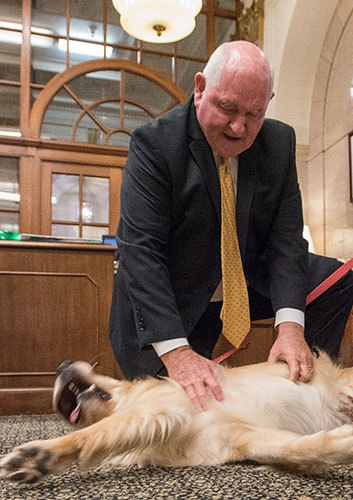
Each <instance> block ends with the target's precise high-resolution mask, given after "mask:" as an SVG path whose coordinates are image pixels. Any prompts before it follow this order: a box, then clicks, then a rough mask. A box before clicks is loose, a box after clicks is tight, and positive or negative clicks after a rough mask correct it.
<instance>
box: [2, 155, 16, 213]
mask: <svg viewBox="0 0 353 500" xmlns="http://www.w3.org/2000/svg"><path fill="white" fill-rule="evenodd" d="M18 175H19V167H18V159H17V158H9V157H5V156H2V157H0V210H11V211H18V210H19V202H20V195H19V187H18Z"/></svg>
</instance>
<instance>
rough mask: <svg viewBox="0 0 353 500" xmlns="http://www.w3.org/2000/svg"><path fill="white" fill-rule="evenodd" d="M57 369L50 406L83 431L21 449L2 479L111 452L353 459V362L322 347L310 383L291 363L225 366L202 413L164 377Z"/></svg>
mask: <svg viewBox="0 0 353 500" xmlns="http://www.w3.org/2000/svg"><path fill="white" fill-rule="evenodd" d="M58 372H59V375H58V378H57V380H56V383H55V388H54V407H55V408H56V410H57V411H58V412H59V413H61V414H62V415H63V416H64V418H65V419H66V420H67V421H69V422H70V423H71V425H73V427H74V428H76V429H77V430H75V431H74V432H72V433H70V434H68V435H66V436H63V437H59V438H56V439H49V440H43V441H33V442H30V443H27V444H25V445H22V446H19V447H17V448H15V449H14V450H13V451H12V452H11V453H10V454H9V455H7V456H5V457H4V458H3V459H2V460H1V462H0V474H1V476H3V477H4V478H6V479H10V480H12V481H17V482H19V483H35V482H38V481H40V480H42V479H43V478H44V477H45V476H47V475H49V474H59V473H61V472H62V471H63V470H64V469H66V468H67V467H68V466H70V465H71V464H73V463H74V462H80V464H81V465H83V466H91V465H93V464H96V463H98V462H100V461H102V460H105V459H109V460H111V461H112V463H113V464H115V465H130V464H138V465H140V466H144V465H151V464H153V465H159V464H160V465H163V466H166V465H168V466H170V467H176V466H186V465H189V466H190V465H191V466H192V465H201V464H202V465H217V464H224V463H225V462H229V461H242V460H247V459H251V460H255V461H257V462H259V463H261V464H281V465H309V464H330V465H332V464H348V463H352V462H353V426H352V423H353V368H346V369H340V368H339V367H337V366H335V365H334V364H333V363H332V362H331V361H330V360H329V358H328V357H327V356H326V355H325V354H321V355H320V356H319V357H318V358H317V359H315V365H314V376H313V379H312V381H311V382H309V383H307V384H304V383H296V384H295V383H293V382H291V381H290V380H289V378H288V377H289V373H288V367H287V365H286V364H285V363H276V364H274V365H270V364H268V363H261V364H257V365H250V366H245V367H238V368H230V369H227V368H222V388H223V391H224V394H225V399H224V401H222V402H217V401H216V400H214V399H213V398H211V397H210V400H209V407H208V409H207V411H204V412H202V413H197V412H196V410H195V409H194V407H193V406H192V404H191V403H190V401H189V399H188V397H187V396H186V394H185V392H184V391H183V389H182V388H181V387H180V386H179V385H178V384H177V383H176V382H174V381H172V380H171V379H168V378H165V379H160V380H157V379H154V378H151V377H147V378H146V379H142V380H136V381H134V382H129V381H126V380H115V379H112V378H109V377H105V376H101V375H98V374H96V373H95V372H94V370H93V368H92V367H91V366H90V365H89V364H87V363H85V362H76V363H72V364H71V363H68V362H65V363H63V364H62V365H61V366H60V367H59V369H58Z"/></svg>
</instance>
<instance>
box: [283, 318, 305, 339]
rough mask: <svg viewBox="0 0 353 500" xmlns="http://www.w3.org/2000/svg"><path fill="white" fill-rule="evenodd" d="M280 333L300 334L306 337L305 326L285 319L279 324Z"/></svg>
mask: <svg viewBox="0 0 353 500" xmlns="http://www.w3.org/2000/svg"><path fill="white" fill-rule="evenodd" d="M277 332H278V335H280V336H282V335H291V336H293V335H300V336H303V337H304V328H303V326H302V325H300V324H299V323H295V322H294V321H284V322H283V323H280V324H279V325H278V326H277Z"/></svg>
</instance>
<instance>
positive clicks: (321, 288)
mask: <svg viewBox="0 0 353 500" xmlns="http://www.w3.org/2000/svg"><path fill="white" fill-rule="evenodd" d="M350 269H353V257H352V258H351V259H349V260H348V261H347V262H346V263H345V264H343V265H342V266H341V267H339V268H338V269H336V271H335V272H333V273H332V274H331V275H330V276H329V277H328V278H326V279H325V280H324V281H323V282H322V283H320V285H318V286H317V287H316V288H314V290H313V291H312V292H310V293H309V295H308V296H307V298H306V305H308V304H310V302H312V301H313V300H315V299H317V298H318V297H320V295H321V294H323V293H324V292H326V290H328V289H329V288H330V287H331V286H332V285H334V284H335V283H336V282H337V281H338V280H339V279H341V278H342V277H343V276H344V275H345V274H347V273H348V271H349V270H350ZM248 345H249V342H243V343H242V344H241V345H240V346H239V347H234V348H233V349H231V350H230V351H228V352H225V353H224V354H222V355H221V356H218V358H216V359H214V360H213V361H214V362H215V363H222V361H224V360H225V359H227V358H229V356H231V355H232V354H234V353H235V352H237V351H239V349H244V348H245V347H247V346H248Z"/></svg>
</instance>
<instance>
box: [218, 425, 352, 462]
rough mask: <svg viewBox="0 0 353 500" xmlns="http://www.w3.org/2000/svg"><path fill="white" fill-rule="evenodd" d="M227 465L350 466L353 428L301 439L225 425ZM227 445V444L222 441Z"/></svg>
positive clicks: (276, 431) (343, 427) (283, 433)
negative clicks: (254, 462)
mask: <svg viewBox="0 0 353 500" xmlns="http://www.w3.org/2000/svg"><path fill="white" fill-rule="evenodd" d="M226 425H227V426H228V429H224V430H225V433H226V435H227V436H228V444H227V445H226V446H225V447H224V448H223V450H222V455H223V456H222V458H223V460H222V461H224V462H226V461H232V460H233V461H234V460H236V461H238V460H249V459H250V460H255V461H257V462H259V463H262V464H299V465H303V464H313V465H314V464H317V465H319V464H328V465H334V464H349V463H352V462H353V426H351V425H344V426H342V427H337V428H336V429H333V430H330V431H321V432H317V433H315V434H311V435H306V436H302V435H299V434H295V433H292V432H288V431H282V430H279V429H261V428H258V427H251V426H248V425H246V424H239V423H238V424H226ZM223 443H224V441H223Z"/></svg>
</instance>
